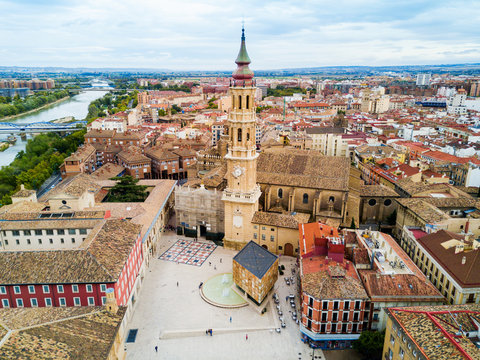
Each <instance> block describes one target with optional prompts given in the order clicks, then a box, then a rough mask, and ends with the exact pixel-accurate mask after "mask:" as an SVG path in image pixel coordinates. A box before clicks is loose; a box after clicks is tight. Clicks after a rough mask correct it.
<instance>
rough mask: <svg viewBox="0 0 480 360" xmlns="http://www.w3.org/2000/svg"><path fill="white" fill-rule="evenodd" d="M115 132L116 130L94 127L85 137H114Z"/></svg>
mask: <svg viewBox="0 0 480 360" xmlns="http://www.w3.org/2000/svg"><path fill="white" fill-rule="evenodd" d="M114 134H115V131H114V130H97V129H92V130H90V131H88V132H87V133H86V134H85V138H112V137H113V135H114Z"/></svg>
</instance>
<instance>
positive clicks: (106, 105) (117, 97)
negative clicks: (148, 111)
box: [85, 90, 138, 123]
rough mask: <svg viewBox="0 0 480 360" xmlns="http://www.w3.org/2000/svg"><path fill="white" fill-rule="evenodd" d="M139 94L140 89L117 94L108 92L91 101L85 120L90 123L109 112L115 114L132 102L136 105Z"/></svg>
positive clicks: (125, 108) (133, 105)
mask: <svg viewBox="0 0 480 360" xmlns="http://www.w3.org/2000/svg"><path fill="white" fill-rule="evenodd" d="M137 95H138V91H132V92H130V93H127V92H126V91H125V90H122V91H120V92H118V93H116V94H112V93H107V94H105V95H104V96H103V97H101V98H99V99H96V100H94V101H92V102H91V103H90V105H89V106H88V114H87V117H86V119H85V120H87V121H88V122H89V123H90V122H92V121H93V120H95V119H96V118H99V117H104V116H107V112H108V113H109V114H115V113H116V112H119V111H125V110H127V108H128V105H129V103H130V102H131V103H132V107H135V106H137V104H138V99H137Z"/></svg>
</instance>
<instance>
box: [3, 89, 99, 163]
mask: <svg viewBox="0 0 480 360" xmlns="http://www.w3.org/2000/svg"><path fill="white" fill-rule="evenodd" d="M106 93H107V91H85V92H83V93H80V94H78V95H75V96H72V97H71V98H70V99H68V100H66V101H63V102H61V103H59V104H55V105H52V106H49V107H48V108H46V109H43V110H39V111H37V112H35V113H32V114H28V115H25V116H20V117H18V118H15V119H10V120H8V121H7V122H9V123H15V124H29V123H35V122H46V121H51V120H55V119H59V118H62V117H65V116H73V117H74V118H75V119H76V120H83V119H85V117H86V116H87V113H88V105H90V103H91V102H92V101H93V100H95V99H98V98H101V97H102V96H103V95H105V94H106ZM7 137H8V134H0V141H3V140H6V139H7ZM16 137H17V142H16V144H15V145H13V146H10V147H9V148H8V149H7V150H5V151H4V152H0V166H5V165H8V164H10V163H11V162H12V161H13V160H14V159H15V156H16V155H17V153H18V152H20V151H22V150H25V146H26V143H27V142H26V141H24V140H22V139H21V138H20V136H19V135H16ZM27 139H31V135H27Z"/></svg>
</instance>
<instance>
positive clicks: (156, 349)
mask: <svg viewBox="0 0 480 360" xmlns="http://www.w3.org/2000/svg"><path fill="white" fill-rule="evenodd" d="M155 352H157V353H158V346H157V345H155Z"/></svg>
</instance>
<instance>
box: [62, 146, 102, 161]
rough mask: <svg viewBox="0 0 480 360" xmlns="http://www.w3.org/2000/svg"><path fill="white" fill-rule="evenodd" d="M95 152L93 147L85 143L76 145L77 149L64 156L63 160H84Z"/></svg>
mask: <svg viewBox="0 0 480 360" xmlns="http://www.w3.org/2000/svg"><path fill="white" fill-rule="evenodd" d="M94 154H95V148H94V147H93V146H92V145H90V144H88V143H86V144H83V145H81V146H79V147H78V149H77V151H75V152H74V153H73V154H72V155H70V156H69V157H67V158H65V160H64V161H86V160H87V158H88V157H89V156H92V155H94Z"/></svg>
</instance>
